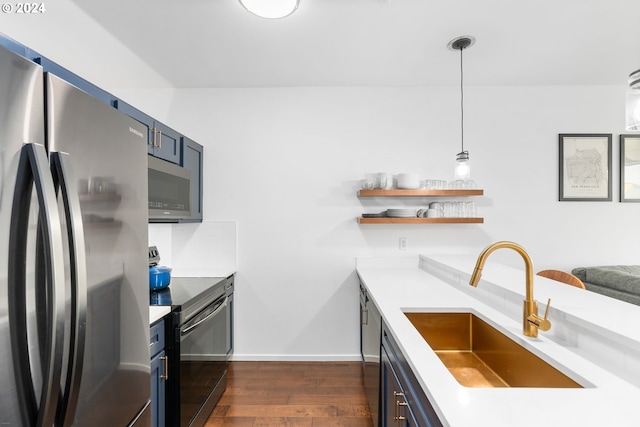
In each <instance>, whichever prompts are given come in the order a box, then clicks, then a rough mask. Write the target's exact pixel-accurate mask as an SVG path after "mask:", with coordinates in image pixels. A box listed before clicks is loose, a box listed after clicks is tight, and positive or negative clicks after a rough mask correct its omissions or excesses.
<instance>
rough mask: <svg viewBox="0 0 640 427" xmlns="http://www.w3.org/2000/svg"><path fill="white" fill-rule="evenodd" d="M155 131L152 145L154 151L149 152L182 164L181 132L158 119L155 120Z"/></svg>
mask: <svg viewBox="0 0 640 427" xmlns="http://www.w3.org/2000/svg"><path fill="white" fill-rule="evenodd" d="M153 131H154V132H155V135H154V138H153V144H152V145H151V147H153V151H149V153H150V154H153V155H154V156H156V157H160V158H161V159H164V160H168V161H170V162H172V163H177V164H182V149H181V148H182V147H181V143H180V134H179V133H178V132H176V131H175V130H173V129H171V128H170V127H169V126H166V125H163V124H162V123H160V122H157V121H154V122H153Z"/></svg>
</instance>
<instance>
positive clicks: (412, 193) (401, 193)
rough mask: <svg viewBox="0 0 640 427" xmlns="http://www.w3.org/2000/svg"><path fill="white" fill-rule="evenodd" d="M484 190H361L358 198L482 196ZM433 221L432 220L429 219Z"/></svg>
mask: <svg viewBox="0 0 640 427" xmlns="http://www.w3.org/2000/svg"><path fill="white" fill-rule="evenodd" d="M483 194H484V190H479V189H476V190H380V189H376V190H359V191H358V197H433V196H449V197H464V196H482V195H483ZM429 219H431V218H429Z"/></svg>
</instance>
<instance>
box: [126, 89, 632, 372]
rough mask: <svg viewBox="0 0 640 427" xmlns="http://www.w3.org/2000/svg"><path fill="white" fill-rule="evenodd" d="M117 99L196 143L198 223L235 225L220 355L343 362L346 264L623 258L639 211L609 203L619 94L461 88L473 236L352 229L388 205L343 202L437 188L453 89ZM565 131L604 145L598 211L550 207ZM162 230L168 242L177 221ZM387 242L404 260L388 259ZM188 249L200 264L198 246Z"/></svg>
mask: <svg viewBox="0 0 640 427" xmlns="http://www.w3.org/2000/svg"><path fill="white" fill-rule="evenodd" d="M122 96H123V97H125V99H127V100H129V101H130V102H131V103H133V104H134V105H137V106H139V107H140V108H142V109H144V110H146V111H147V112H148V113H150V114H151V115H157V116H158V118H159V119H161V120H164V121H166V122H167V123H168V124H169V125H171V126H173V127H175V128H177V129H179V130H180V131H182V132H184V133H185V134H187V135H188V136H189V137H191V138H193V139H195V140H196V141H198V142H200V143H201V144H203V145H204V146H205V159H204V162H205V163H204V164H205V195H204V197H205V200H204V215H205V220H206V221H214V222H215V221H218V220H220V221H227V220H235V221H237V227H238V229H237V232H238V242H237V249H238V276H237V277H238V280H237V288H236V300H235V301H236V307H237V310H236V355H235V357H236V359H320V360H323V359H345V358H346V359H348V358H355V357H356V354H357V353H358V350H359V348H358V329H357V328H358V309H357V304H358V300H357V279H356V276H355V274H354V259H355V257H357V256H367V255H408V254H413V253H429V252H471V253H478V252H479V251H480V250H481V248H482V247H484V246H485V245H486V244H488V243H490V242H492V241H494V240H501V239H509V240H514V241H516V242H518V243H520V244H522V245H524V247H525V248H527V249H528V250H529V252H530V253H531V256H532V258H533V260H534V262H535V264H536V268H537V269H543V268H558V269H564V270H569V269H571V268H572V267H576V266H581V265H594V264H613V263H619V264H625V263H638V257H637V254H638V253H639V252H640V251H639V243H638V241H639V239H638V235H639V234H640V233H639V232H638V229H637V228H636V226H635V225H636V224H637V220H636V218H637V215H638V213H640V211H639V210H640V205H637V204H631V203H629V204H621V203H619V202H618V201H617V200H619V198H618V190H619V183H618V174H619V166H618V159H619V157H618V156H619V147H618V139H617V138H618V134H619V133H621V132H622V131H623V120H624V114H623V113H624V87H530V88H522V87H471V88H468V89H467V91H466V105H467V108H466V126H465V135H466V138H465V141H466V143H465V146H466V148H468V150H469V151H470V153H471V159H472V162H473V169H472V178H473V179H474V180H476V181H477V182H478V183H479V184H480V186H481V187H482V188H483V189H484V190H485V196H484V197H482V198H478V199H475V200H476V203H477V204H478V210H479V211H480V213H481V215H482V216H484V217H485V223H484V224H482V225H469V224H464V225H449V224H447V225H418V226H415V225H414V226H409V225H381V226H375V225H358V224H357V223H356V219H355V218H356V217H357V216H358V215H359V214H360V213H362V212H365V211H366V212H376V211H382V210H384V209H385V208H386V206H387V203H388V204H389V206H391V207H392V206H399V205H400V204H401V203H402V202H400V201H397V200H384V199H375V200H365V199H361V200H359V199H358V198H357V197H356V191H357V189H358V186H359V181H360V179H361V178H363V177H364V176H365V174H367V173H375V172H384V171H386V172H393V173H398V172H416V173H419V174H420V175H421V176H423V177H425V178H441V179H448V178H450V177H451V171H452V167H453V159H454V156H455V153H456V152H457V151H459V148H460V145H459V112H458V106H459V104H458V99H459V98H458V92H457V88H288V89H284V88H283V89H219V90H216V89H202V90H171V91H134V92H131V91H129V92H124V93H122ZM569 132H592V133H595V132H598V133H612V134H613V135H614V145H613V153H614V155H613V177H614V185H613V194H614V201H613V202H558V201H557V199H558V133H569ZM427 202H428V201H427V200H418V201H413V202H411V201H409V202H405V203H408V204H415V205H416V206H424V205H425V204H426V203H427ZM167 227H172V233H173V235H174V236H175V235H180V234H181V227H183V226H182V225H173V226H167ZM185 232H187V231H186V229H185ZM399 237H407V238H408V242H409V248H408V250H406V251H400V250H399V248H398V238H399ZM195 252H196V253H197V252H199V253H201V254H203V256H205V254H206V253H207V251H206V247H202V251H195ZM502 256H503V261H505V262H507V263H511V264H513V265H516V266H519V264H520V263H521V260H520V259H519V257H515V258H512V257H510V255H509V254H503V255H502ZM498 258H499V257H498ZM390 286H393V284H390Z"/></svg>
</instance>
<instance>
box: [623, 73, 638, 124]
mask: <svg viewBox="0 0 640 427" xmlns="http://www.w3.org/2000/svg"><path fill="white" fill-rule="evenodd" d="M626 113H627V120H626V128H627V130H631V131H640V70H636V71H634V72H633V73H631V74H630V75H629V88H628V89H627V107H626Z"/></svg>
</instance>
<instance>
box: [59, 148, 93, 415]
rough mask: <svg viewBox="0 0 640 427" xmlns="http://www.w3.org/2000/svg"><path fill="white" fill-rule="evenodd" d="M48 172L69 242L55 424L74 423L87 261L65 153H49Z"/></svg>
mask: <svg viewBox="0 0 640 427" xmlns="http://www.w3.org/2000/svg"><path fill="white" fill-rule="evenodd" d="M51 173H52V175H53V183H54V186H55V189H56V192H60V193H61V195H62V202H63V205H64V213H65V220H66V225H67V227H66V229H67V239H68V241H69V258H70V263H69V266H70V278H71V295H70V298H71V313H70V318H71V325H70V331H69V346H70V347H69V358H68V361H67V362H68V368H67V375H66V378H65V379H64V382H63V390H62V393H63V396H62V398H61V401H60V408H59V410H58V423H57V424H56V425H60V426H69V425H72V424H73V420H74V415H75V412H76V408H77V406H78V397H79V393H80V378H81V375H82V365H83V360H84V353H85V335H86V325H87V261H86V252H85V242H84V228H83V224H82V213H81V211H80V198H79V196H78V194H79V192H78V187H77V185H76V182H77V181H76V177H75V173H74V172H73V167H72V166H71V158H70V156H69V154H67V153H61V152H53V153H51Z"/></svg>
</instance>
